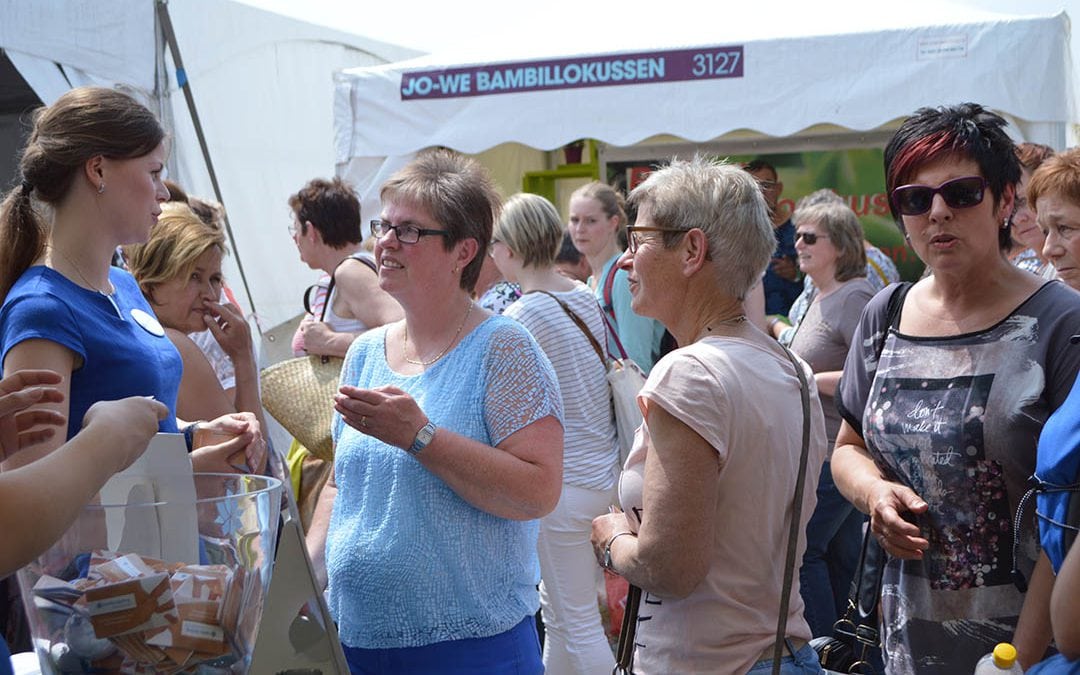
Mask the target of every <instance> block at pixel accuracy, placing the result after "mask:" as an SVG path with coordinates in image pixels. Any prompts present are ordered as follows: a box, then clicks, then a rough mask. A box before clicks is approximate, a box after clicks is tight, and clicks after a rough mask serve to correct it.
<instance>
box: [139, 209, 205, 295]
mask: <svg viewBox="0 0 1080 675" xmlns="http://www.w3.org/2000/svg"><path fill="white" fill-rule="evenodd" d="M212 248H216V249H218V250H219V251H221V252H222V253H223V254H224V253H226V252H227V249H226V248H225V233H224V232H222V231H221V228H220V227H217V226H215V225H213V224H209V223H206V222H204V221H203V219H202V218H200V217H199V216H198V215H196V214H195V212H194V211H192V210H191V208H190V207H189V206H188V205H187V204H181V203H180V202H168V203H166V204H162V205H161V216H160V217H159V218H158V222H157V224H156V225H154V227H153V228H151V229H150V239H148V240H147V241H146V243H144V244H132V245H129V246H125V247H124V256H125V257H126V258H127V263H128V269H129V270H130V271H131V274H132V276H134V277H135V279H136V281H138V282H139V288H140V289H141V290H142V292H143V295H145V296H146V297H147V298H152V297H153V292H154V287H155V286H157V285H158V284H162V283H165V282H167V281H171V280H173V279H178V278H185V277H187V276H188V275H189V274H190V273H191V271H192V269H194V267H195V260H196V259H197V258H198V257H199V256H201V255H202V254H203V253H206V252H207V251H209V250H210V249H212Z"/></svg>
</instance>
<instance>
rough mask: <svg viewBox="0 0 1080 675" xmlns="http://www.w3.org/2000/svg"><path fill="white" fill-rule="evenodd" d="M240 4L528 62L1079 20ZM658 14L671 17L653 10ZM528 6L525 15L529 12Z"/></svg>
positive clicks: (826, 3) (831, 6) (629, 5)
mask: <svg viewBox="0 0 1080 675" xmlns="http://www.w3.org/2000/svg"><path fill="white" fill-rule="evenodd" d="M240 1H241V2H244V3H245V4H249V5H254V6H257V7H262V8H264V9H268V10H271V11H274V12H278V13H281V14H286V15H289V16H294V17H296V18H300V19H304V20H306V21H311V22H313V23H318V24H323V25H327V26H331V27H333V28H337V29H339V30H344V31H346V32H351V33H358V34H360V35H364V36H366V37H369V38H374V39H377V40H382V41H385V42H390V43H393V44H397V45H401V46H405V47H411V48H413V49H417V50H420V51H425V52H449V53H470V52H476V53H485V52H495V53H498V52H499V51H507V50H509V51H516V52H518V53H517V54H516V55H517V56H529V55H530V54H528V52H530V51H535V52H536V53H535V54H534V55H540V54H542V53H544V52H546V51H554V50H558V51H562V50H568V51H580V52H589V51H602V50H609V49H622V48H630V49H632V48H635V46H640V45H633V44H629V43H628V42H627V40H628V39H630V37H629V35H630V34H631V33H633V34H636V35H640V24H641V23H642V22H646V23H647V24H648V27H649V29H650V31H651V32H655V33H656V34H658V35H663V36H665V37H669V36H671V35H673V34H678V35H683V36H685V38H686V41H687V43H688V44H689V43H694V42H697V43H699V44H700V43H702V42H706V43H707V42H715V41H716V40H720V39H729V38H728V37H727V35H725V28H726V27H728V26H738V30H739V35H737V36H732V38H731V39H741V40H748V39H755V38H763V37H769V36H776V35H784V34H798V33H800V32H802V33H803V34H806V33H809V32H814V33H817V34H827V33H828V32H829V31H830V30H832V29H836V28H837V27H838V26H840V25H841V24H843V25H845V26H847V27H848V29H850V28H851V27H852V26H854V27H856V28H857V27H858V26H860V25H864V22H865V25H868V26H870V25H876V26H880V25H883V21H884V22H885V23H884V25H890V26H896V27H900V26H901V25H903V24H904V23H905V22H908V21H914V22H919V23H925V20H926V18H927V17H941V18H942V22H943V23H949V22H950V18H953V17H965V16H970V15H971V13H972V12H980V13H982V12H990V13H1005V14H1052V13H1055V12H1057V11H1059V10H1061V9H1066V10H1067V11H1068V12H1069V15H1070V17H1071V18H1072V19H1073V21H1080V0H947V1H942V0H891V1H890V2H881V1H880V0H817V1H816V2H806V1H805V0H770V1H767V2H754V1H749V2H746V1H733V0H727V1H726V2H716V0H710V1H705V2H701V1H697V0H676V2H670V0H669V2H667V3H657V2H656V1H655V0H620V2H618V3H611V2H606V1H605V2H601V1H600V0H545V2H543V3H534V4H531V5H530V4H529V3H515V2H507V1H506V0H457V1H456V2H446V0H405V1H404V2H402V1H401V0H398V1H397V2H395V1H393V0H381V1H379V2H370V1H363V0H305V1H304V2H303V3H299V2H297V1H296V0H240ZM659 7H671V8H674V9H673V11H669V12H661V11H658V8H659ZM530 8H534V13H532V14H529V11H530ZM541 10H542V11H541ZM733 13H734V15H733ZM687 17H690V18H692V19H693V20H687ZM882 17H884V19H883V18H882ZM576 46H580V50H577V49H575V47H576ZM1075 51H1076V45H1074V52H1075ZM522 52H524V53H522Z"/></svg>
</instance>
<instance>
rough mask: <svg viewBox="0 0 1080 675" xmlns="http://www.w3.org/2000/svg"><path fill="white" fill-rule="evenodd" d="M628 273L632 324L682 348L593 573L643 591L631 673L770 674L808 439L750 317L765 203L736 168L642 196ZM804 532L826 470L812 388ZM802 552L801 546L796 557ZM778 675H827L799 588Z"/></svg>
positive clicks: (795, 388)
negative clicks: (600, 568)
mask: <svg viewBox="0 0 1080 675" xmlns="http://www.w3.org/2000/svg"><path fill="white" fill-rule="evenodd" d="M630 202H631V203H632V204H636V205H637V207H638V217H637V224H636V225H635V226H634V227H629V228H627V233H628V235H629V240H630V248H629V251H628V253H627V254H624V255H623V256H622V258H620V259H619V266H620V268H621V269H624V270H626V271H627V272H628V275H629V279H630V292H631V293H632V294H633V308H634V311H636V312H638V313H640V314H642V315H643V316H650V317H654V318H656V319H657V320H659V321H660V322H662V323H663V324H664V325H665V326H666V327H667V328H668V330H670V331H671V332H672V334H674V335H675V337H676V339H677V340H678V343H679V345H680V348H679V349H676V350H675V351H673V352H671V353H670V354H668V355H667V356H665V357H664V358H663V359H661V360H660V362H659V363H657V364H656V366H655V367H654V368H653V370H652V372H651V373H650V374H649V379H648V381H647V382H646V383H645V386H644V387H643V388H642V390H641V393H640V395H639V397H638V401H639V403H640V405H641V408H642V410H643V413H644V422H643V423H642V425H641V428H640V429H639V431H638V434H637V438H636V440H635V443H634V448H633V450H632V452H631V453H630V456H629V457H628V458H627V460H626V465H625V467H624V469H623V473H622V477H621V478H620V480H619V501H620V503H621V505H622V508H623V513H615V514H610V515H605V516H601V517H599V518H596V519H595V520H594V521H593V530H592V542H593V547H594V551H595V554H596V557H597V559H598V560H599V561H600V562H601V564H603V565H604V566H605V567H608V568H609V569H611V570H613V571H614V572H616V573H617V574H620V575H622V576H623V577H625V578H626V579H627V580H628V581H630V583H632V584H635V585H636V586H638V587H640V588H641V589H642V591H643V593H642V599H641V604H640V609H639V612H638V622H637V624H636V625H637V634H636V636H635V639H634V644H635V649H634V663H633V672H634V673H637V674H638V675H652V674H654V673H658V674H664V675H666V674H667V673H748V672H749V673H771V672H772V667H773V655H774V649H775V645H776V633H777V623H778V622H777V618H778V616H779V614H780V605H781V596H782V595H783V593H784V570H785V564H786V555H785V552H786V551H787V548H788V540H789V531H790V527H791V514H792V508H791V507H792V499H793V496H794V493H795V485H796V482H797V477H798V469H799V464H800V455H801V447H802V434H803V412H802V403H801V395H800V390H801V383H800V379H799V376H798V373H797V372H796V370H795V368H796V366H795V364H794V362H793V361H792V360H791V359H790V358H788V356H787V354H786V353H785V352H784V350H783V349H782V348H781V347H780V345H778V344H777V343H776V341H775V340H773V339H772V338H770V337H769V336H768V335H766V334H765V333H764V332H763V331H761V330H759V329H758V328H757V327H756V326H755V325H754V324H753V322H751V321H749V320H748V318H747V315H746V306H745V303H744V298H745V297H746V295H747V292H748V291H749V290H750V288H751V287H752V286H753V285H754V284H756V283H758V282H759V281H760V279H761V275H762V273H763V272H764V271H765V267H766V265H768V264H769V262H770V260H771V258H772V255H773V251H774V250H775V248H776V239H775V237H774V236H773V228H772V223H771V221H770V218H769V213H768V209H767V206H766V203H765V199H764V197H763V196H762V194H761V190H760V189H759V188H758V185H757V182H756V181H755V180H754V177H753V176H751V175H750V174H749V173H747V172H745V171H743V170H742V169H741V168H739V167H737V166H731V165H723V164H720V163H717V162H714V161H712V160H706V159H701V158H697V159H694V160H693V161H689V162H688V161H681V162H675V163H673V164H672V165H671V166H668V167H664V168H662V169H659V170H657V171H655V172H653V173H652V174H650V175H649V177H648V178H647V179H646V180H645V182H643V183H642V184H641V185H639V186H638V187H637V188H635V189H634V191H633V193H631V195H630ZM799 367H802V368H803V370H804V373H805V376H806V377H807V378H808V386H809V388H810V391H809V392H808V393H809V397H810V411H809V418H810V419H809V422H808V423H809V424H810V429H811V436H810V445H809V454H808V464H807V468H806V483H805V492H804V494H803V503H802V509H803V510H802V513H801V516H800V522H799V523H798V524H797V525H798V531H799V532H803V531H805V527H806V523H807V521H808V520H809V519H810V513H811V511H813V508H814V490H815V487H816V485H817V481H818V474H819V472H820V470H821V464H822V462H823V461H824V459H825V452H826V440H825V428H824V427H825V425H824V419H823V417H822V412H821V405H820V401H819V399H818V396H817V394H816V386H815V385H814V381H813V378H812V377H811V374H810V372H809V368H806V367H805V364H802V363H800V366H799ZM804 544H805V542H804V541H801V538H800V541H798V542H796V554H797V555H801V552H802V549H803V548H804ZM788 599H789V602H790V604H789V606H788V609H787V616H786V617H785V619H786V622H787V632H786V635H785V637H786V638H787V639H786V640H785V644H784V645H783V656H782V660H781V663H780V672H782V673H790V674H794V673H798V674H805V675H810V674H816V673H821V672H822V671H821V666H820V664H819V663H818V660H817V655H816V654H815V653H814V650H813V648H811V647H810V646H809V645H808V644H807V641H808V640H809V639H810V628H809V626H807V624H806V621H805V620H804V619H803V601H802V598H801V597H800V595H799V580H798V576H797V575H796V576H795V577H794V580H793V583H792V585H791V588H790V589H788Z"/></svg>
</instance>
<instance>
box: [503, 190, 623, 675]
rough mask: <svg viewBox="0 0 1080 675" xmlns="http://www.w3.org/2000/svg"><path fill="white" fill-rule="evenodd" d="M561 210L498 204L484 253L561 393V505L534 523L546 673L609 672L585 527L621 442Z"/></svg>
mask: <svg viewBox="0 0 1080 675" xmlns="http://www.w3.org/2000/svg"><path fill="white" fill-rule="evenodd" d="M561 239H562V224H561V223H560V221H559V212H558V211H556V210H555V207H554V206H552V204H551V202H549V201H548V200H546V199H544V198H543V197H541V196H539V195H530V194H518V195H514V196H513V197H511V198H510V200H509V201H508V202H507V203H506V204H505V205H504V206H503V210H502V214H501V215H500V216H499V220H498V222H497V223H496V225H495V238H494V239H493V240H492V244H491V256H492V258H493V259H494V261H495V264H496V265H498V267H499V270H500V271H501V272H502V273H503V276H505V277H506V278H507V279H508V280H510V281H512V282H514V283H517V284H520V285H521V290H522V291H523V292H524V295H523V296H522V297H521V299H520V300H518V301H517V302H515V303H514V304H512V305H510V306H509V307H508V308H507V309H506V312H505V314H506V316H509V317H511V318H513V319H517V320H518V321H520V322H521V324H522V325H523V326H525V328H527V329H528V330H529V332H530V333H531V334H532V336H533V337H534V338H536V341H537V342H539V343H540V348H541V349H543V350H544V353H545V354H546V355H547V357H548V359H550V360H551V364H552V366H554V368H555V375H556V376H557V377H558V379H559V390H560V391H561V392H562V400H563V409H564V413H563V427H564V429H565V431H564V437H565V441H564V446H565V449H564V451H563V485H562V495H561V496H560V498H559V505H558V506H557V507H555V510H554V511H553V512H552V513H550V514H548V515H547V516H544V518H543V520H541V521H540V540H539V546H538V548H539V553H540V578H541V581H540V606H541V608H542V610H543V617H544V630H545V634H544V667H545V669H546V670H547V672H550V673H567V674H570V673H578V674H579V675H587V674H589V673H610V672H611V669H612V668H613V667H614V665H615V661H614V658H613V657H612V654H611V646H610V645H609V644H608V641H607V636H605V635H604V628H603V626H602V625H601V623H600V612H599V608H598V606H597V603H596V588H597V585H598V581H599V578H598V577H599V572H600V570H599V568H597V566H596V561H595V559H594V558H593V553H592V544H590V543H589V533H590V532H591V529H592V520H593V518H595V517H596V516H598V515H600V514H602V513H607V511H608V507H609V506H610V504H611V500H612V496H613V495H612V488H613V487H614V485H615V475H616V472H617V470H618V461H619V441H618V438H616V436H615V419H614V416H613V414H612V408H611V394H610V392H609V390H608V383H607V368H606V361H607V360H606V358H605V356H604V354H603V347H602V346H601V345H603V344H604V339H605V337H604V336H605V329H604V318H603V316H601V314H600V311H601V310H600V306H599V305H598V304H597V303H596V298H595V297H593V294H592V292H590V291H589V289H588V287H587V286H585V285H584V284H582V283H580V282H576V281H572V280H570V279H567V278H566V277H564V276H563V275H561V274H560V273H559V272H558V271H557V270H556V269H555V266H554V261H555V253H556V251H557V250H558V248H559V244H560V240H561Z"/></svg>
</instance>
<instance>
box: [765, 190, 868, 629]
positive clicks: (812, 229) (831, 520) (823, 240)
mask: <svg viewBox="0 0 1080 675" xmlns="http://www.w3.org/2000/svg"><path fill="white" fill-rule="evenodd" d="M792 221H793V223H794V225H795V252H796V254H797V256H798V258H797V259H798V262H799V269H800V270H802V272H803V274H805V275H806V276H807V277H809V278H810V280H811V281H812V282H813V286H811V288H812V289H813V290H812V291H811V300H810V303H809V305H808V307H807V310H806V311H805V312H804V313H803V315H802V317H801V319H800V320H799V322H798V323H796V324H795V326H794V328H793V330H792V339H791V342H790V345H789V346H790V348H791V351H793V352H795V353H796V354H798V355H799V356H800V357H801V358H802V359H804V360H805V361H806V362H807V363H808V364H810V367H811V368H813V370H814V379H815V380H816V381H817V387H818V394H819V395H820V396H821V407H822V410H824V411H825V433H826V435H827V436H828V441H829V447H830V448H831V447H832V445H833V444H834V443H835V442H836V434H837V432H838V431H839V430H840V421H841V420H840V414H839V413H838V412H837V411H836V404H835V403H834V401H833V396H834V394H835V393H836V384H837V382H839V381H840V373H841V371H842V370H843V368H844V359H845V357H847V353H848V350H849V349H850V347H851V344H852V342H851V339H852V335H853V334H854V333H855V326H856V325H858V323H859V317H860V315H861V314H862V310H863V307H865V306H866V303H867V302H869V300H870V298H872V297H874V287H873V286H872V285H871V284H870V282H869V281H868V280H867V278H866V252H865V249H864V248H863V232H862V226H861V225H860V224H859V219H858V218H857V217H856V216H855V212H854V211H852V210H851V209H850V208H848V206H847V205H846V204H843V203H839V204H837V203H822V204H816V205H812V206H806V207H803V208H800V209H796V211H795V213H794V214H793V216H792ZM777 333H779V331H777V330H776V329H775V328H774V335H776V334H777ZM829 464H830V463H829V462H828V461H826V462H825V465H824V466H822V468H821V477H820V480H819V482H818V488H817V498H818V501H817V506H816V507H815V509H814V515H813V516H812V517H811V518H810V522H809V524H807V526H806V554H805V555H804V556H803V563H802V567H801V569H800V572H799V574H800V581H801V582H802V588H801V590H802V596H803V599H804V600H805V601H806V620H807V622H808V623H809V624H810V630H811V631H813V633H814V637H820V636H823V635H832V630H833V624H834V623H836V619H837V617H838V616H841V615H843V612H844V608H845V606H846V604H847V598H848V591H849V586H850V585H851V580H852V578H853V577H854V575H855V568H856V567H857V566H858V562H859V542H860V541H861V540H862V523H863V516H862V514H861V513H859V512H858V511H856V510H855V508H854V507H853V506H852V505H851V502H849V501H848V500H847V499H845V498H844V496H843V495H841V494H840V492H839V491H838V490H837V489H836V485H834V484H833V480H832V471H831V469H830V466H829Z"/></svg>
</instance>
